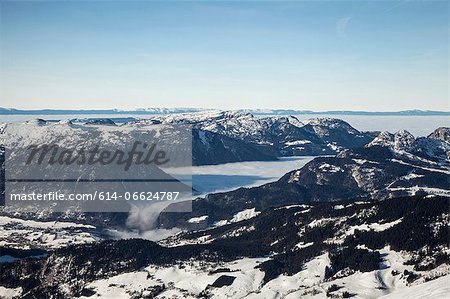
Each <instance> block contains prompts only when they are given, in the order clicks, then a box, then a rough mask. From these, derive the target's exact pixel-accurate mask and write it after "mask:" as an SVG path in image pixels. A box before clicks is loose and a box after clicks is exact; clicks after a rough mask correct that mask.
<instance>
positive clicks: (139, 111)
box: [0, 107, 450, 116]
mask: <svg viewBox="0 0 450 299" xmlns="http://www.w3.org/2000/svg"><path fill="white" fill-rule="evenodd" d="M200 111H213V109H201V108H140V109H135V110H120V109H100V110H93V109H89V110H83V109H70V110H64V109H37V110H22V109H14V108H1V107H0V115H61V114H142V115H146V114H147V115H152V114H173V113H192V112H200ZM237 111H238V112H244V113H252V114H254V115H293V114H294V115H295V114H311V115H325V114H333V115H409V116H412V115H417V116H419V115H443V116H445V115H449V116H450V111H436V110H403V111H350V110H341V111H338V110H329V111H311V110H294V109H239V110H237Z"/></svg>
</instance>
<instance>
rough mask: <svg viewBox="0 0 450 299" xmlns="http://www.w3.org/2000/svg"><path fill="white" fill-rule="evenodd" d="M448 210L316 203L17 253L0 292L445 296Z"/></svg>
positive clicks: (392, 203)
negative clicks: (205, 225) (190, 227)
mask: <svg viewBox="0 0 450 299" xmlns="http://www.w3.org/2000/svg"><path fill="white" fill-rule="evenodd" d="M448 205H449V198H447V197H439V196H436V197H434V196H433V197H426V198H425V197H421V196H416V197H406V198H396V199H391V200H384V201H379V202H365V201H358V202H353V201H342V202H338V203H311V204H307V205H305V204H303V205H294V206H284V207H280V208H276V209H266V210H264V211H262V212H261V213H260V214H257V215H255V214H254V215H248V216H249V217H250V218H247V219H245V217H244V219H239V220H238V219H236V221H234V222H230V223H229V224H222V225H218V226H217V227H215V228H211V229H207V230H200V231H195V232H188V233H181V234H179V235H177V236H175V237H172V238H169V239H166V240H163V241H161V242H160V243H159V244H157V243H154V242H151V241H146V240H141V239H128V240H118V241H112V240H109V241H103V242H94V243H87V244H81V245H70V246H67V247H60V248H58V249H47V252H46V253H44V254H42V252H38V253H39V254H40V256H39V257H37V256H36V255H37V252H26V251H22V252H20V251H18V250H16V251H13V250H10V251H8V253H9V254H10V255H14V256H19V257H18V258H16V261H15V262H12V263H0V285H1V287H0V294H6V293H9V294H14V295H17V296H21V297H22V298H45V297H48V296H50V295H53V297H54V298H71V297H80V298H92V297H96V298H98V297H100V298H112V297H115V298H236V297H239V298H279V297H282V298H284V297H285V298H305V297H307V298H330V297H331V298H348V297H354V298H378V297H382V296H391V298H397V297H396V295H398V294H412V293H411V292H413V291H414V292H417V294H420V293H422V291H421V290H423V289H424V290H429V288H430V287H433V288H434V289H433V292H431V293H430V292H426V293H425V294H427V298H442V297H440V296H442V295H443V294H446V292H448V291H449V290H450V289H449V286H448V283H446V282H448V279H449V275H450V274H449V273H450V254H449V252H450V251H449V250H450V248H449V247H448V238H447V237H448V226H449V211H448ZM27 254H28V255H31V254H34V255H35V256H34V257H29V258H23V256H27ZM20 255H22V258H20ZM11 257H12V256H10V258H11ZM407 298H414V295H413V297H407Z"/></svg>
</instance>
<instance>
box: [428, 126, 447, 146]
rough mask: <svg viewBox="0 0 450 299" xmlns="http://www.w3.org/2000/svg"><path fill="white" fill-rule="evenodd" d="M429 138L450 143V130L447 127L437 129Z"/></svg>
mask: <svg viewBox="0 0 450 299" xmlns="http://www.w3.org/2000/svg"><path fill="white" fill-rule="evenodd" d="M428 138H434V139H440V140H443V141H447V142H450V128H447V127H440V128H437V129H436V130H435V131H434V132H433V133H431V134H430V135H428Z"/></svg>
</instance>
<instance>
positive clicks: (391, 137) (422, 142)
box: [160, 132, 450, 228]
mask: <svg viewBox="0 0 450 299" xmlns="http://www.w3.org/2000/svg"><path fill="white" fill-rule="evenodd" d="M449 153H450V144H448V142H446V141H442V140H437V139H432V138H417V139H414V137H413V136H412V135H411V134H409V133H408V132H398V133H396V134H389V133H381V134H380V135H379V136H378V137H377V138H375V140H374V141H373V142H371V143H369V144H368V145H366V146H365V147H361V148H356V149H352V150H345V151H343V152H341V153H340V154H338V155H337V156H333V157H318V158H315V159H314V160H312V161H311V162H309V163H308V164H306V165H305V166H304V167H302V168H301V169H298V170H294V171H291V172H289V173H287V174H286V175H284V176H283V177H282V178H280V179H279V180H278V181H276V182H273V183H268V184H265V185H263V186H259V187H254V188H240V189H237V190H234V191H231V192H227V193H218V194H209V195H208V196H206V197H205V198H198V199H196V200H194V201H193V211H192V213H188V214H182V213H177V214H170V213H163V214H161V215H160V225H161V227H164V228H170V227H187V228H190V227H196V228H198V227H202V225H203V227H207V226H211V225H213V224H214V223H215V222H217V221H228V220H230V219H231V218H232V217H233V215H234V214H235V213H237V212H239V211H242V210H245V209H250V208H256V210H257V211H261V210H264V209H266V208H268V207H277V206H283V205H288V204H299V203H309V202H314V201H338V200H348V199H351V200H359V199H371V200H373V199H386V198H393V197H399V196H408V195H416V194H417V195H418V194H424V195H426V194H435V195H445V196H450V182H449V176H450V160H449V159H448V158H447V155H448V154H449ZM204 215H207V216H208V218H207V219H206V221H203V222H202V223H201V225H199V224H195V225H193V224H192V223H189V221H188V220H189V219H190V218H192V217H199V216H204Z"/></svg>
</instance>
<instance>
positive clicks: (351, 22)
mask: <svg viewBox="0 0 450 299" xmlns="http://www.w3.org/2000/svg"><path fill="white" fill-rule="evenodd" d="M449 32H450V30H449V2H448V1H378V2H370V1H334V2H329V1H246V2H237V1H228V2H218V1H202V2H194V1H184V2H175V1H171V2H158V1H157V2H154V1H152V2H150V1H136V2H133V1H77V2H66V1H37V2H26V1H6V2H5V1H2V0H0V107H8V108H18V109H43V108H53V109H109V108H118V109H135V108H146V107H198V108H217V109H241V108H242V109H255V108H262V109H300V110H302V109H308V110H316V111H325V110H366V111H369V110H370V111H397V110H407V109H425V110H427V109H428V110H446V111H448V110H450V100H449V93H448V85H449V79H450V78H449V56H448V51H449Z"/></svg>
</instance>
